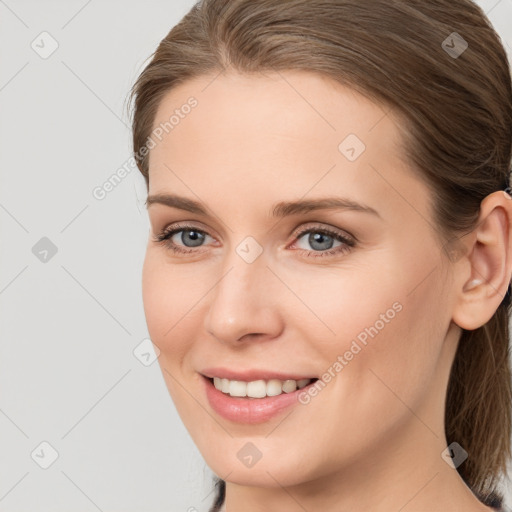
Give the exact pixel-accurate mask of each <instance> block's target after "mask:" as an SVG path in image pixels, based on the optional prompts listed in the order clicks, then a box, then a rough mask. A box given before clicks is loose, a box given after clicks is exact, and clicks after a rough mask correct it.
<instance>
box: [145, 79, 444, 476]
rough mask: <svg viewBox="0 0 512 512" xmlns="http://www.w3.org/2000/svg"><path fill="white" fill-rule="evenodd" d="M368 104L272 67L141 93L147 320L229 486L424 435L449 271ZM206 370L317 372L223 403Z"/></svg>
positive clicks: (381, 451) (311, 471) (267, 376)
mask: <svg viewBox="0 0 512 512" xmlns="http://www.w3.org/2000/svg"><path fill="white" fill-rule="evenodd" d="M191 96H193V97H194V98H195V100H194V101H193V102H190V101H188V100H189V98H190V97H191ZM187 101H188V103H189V104H192V103H194V106H193V107H191V108H186V107H184V105H186V104H187ZM176 110H178V112H177V113H176ZM386 110H387V109H383V108H382V107H381V106H379V105H377V104H375V103H373V102H371V101H370V100H368V99H366V98H365V97H363V96H361V95H359V94H358V93H356V92H355V91H354V90H352V89H349V88H347V87H344V86H341V85H339V84H336V83H334V82H331V81H329V80H327V79H325V78H322V77H319V76H317V75H313V74H309V73H303V72H291V71H290V72H286V73H281V75H277V74H276V75H273V74H270V75H261V76H258V77H255V76H253V77H248V76H243V75H239V74H236V73H234V72H232V73H228V74H225V75H220V76H217V78H215V75H212V76H209V77H202V78H200V79H194V80H191V81H188V82H186V83H184V84H181V85H180V86H178V87H176V88H175V89H173V90H171V91H170V92H169V93H168V94H167V95H166V96H165V97H164V99H163V101H162V102H161V103H160V106H159V109H158V113H157V115H156V119H155V122H154V128H155V130H158V127H161V126H167V129H166V130H163V134H162V129H161V128H160V129H159V130H158V131H155V132H154V133H157V134H158V137H153V139H154V141H155V142H156V144H154V145H153V144H152V146H154V147H152V149H151V151H150V157H149V167H150V171H149V196H151V198H150V199H148V214H149V219H150V225H151V229H150V234H149V239H148V246H147V252H146V258H145V262H144V267H143V302H144V309H145V315H146V321H147V325H148V330H149V333H150V336H151V339H152V341H153V343H154V344H155V345H156V346H157V347H158V349H159V350H160V356H159V359H158V361H159V364H160V366H161V369H162V372H163V376H164V378H165V382H166V384H167V387H168V390H169V393H170V395H171V397H172V399H173V401H174V404H175V406H176V408H177V411H178V413H179V415H180V417H181V419H182V420H183V423H184V425H185V427H186V428H187V430H188V431H189V433H190V435H191V437H192V439H193V440H194V442H195V443H196V445H197V446H198V449H199V450H200V451H201V453H202V454H203V456H204V458H205V461H206V463H207V464H208V465H209V466H210V468H211V469H212V470H213V471H214V472H215V473H217V474H218V475H219V476H222V477H224V476H225V475H227V474H228V473H229V477H228V480H229V481H232V482H236V483H240V484H244V483H251V485H268V486H276V485H278V484H277V483H276V482H279V485H294V484H299V483H301V482H306V481H313V480H315V479H319V478H320V477H326V476H327V475H328V474H333V473H335V472H336V471H341V470H343V468H347V467H349V466H350V467H355V465H356V464H358V465H360V467H361V469H362V468H363V466H362V464H364V463H370V461H371V460H373V461H375V460H377V459H378V458H379V457H385V451H386V450H387V449H390V447H392V446H393V445H394V443H398V442H399V440H401V442H403V441H404V439H405V438H404V435H405V433H406V432H407V433H409V434H411V435H413V437H414V438H415V439H420V441H419V442H421V439H422V437H425V438H428V439H433V438H434V437H433V436H432V433H431V432H429V431H428V430H429V429H430V430H431V431H436V432H437V433H438V434H441V432H443V431H442V417H443V416H442V415H443V409H442V398H443V394H444V392H445V389H446V383H447V381H446V378H447V375H448V369H449V364H448V363H449V360H448V359H449V358H447V351H449V350H452V351H453V344H452V346H451V348H450V347H448V341H447V339H448V337H449V336H447V332H448V331H449V329H450V325H451V321H450V320H451V308H452V306H453V297H452V295H453V294H451V293H450V290H449V285H450V282H451V281H450V276H449V275H448V273H447V272H446V268H445V267H444V266H443V265H442V264H441V263H442V262H441V249H440V242H439V241H438V240H439V238H438V234H437V232H436V230H435V228H434V227H433V226H434V221H433V220H432V219H433V215H432V207H431V195H430V193H429V190H428V189H427V186H426V185H425V183H423V182H422V181H420V180H419V179H418V178H417V176H416V175H415V174H414V173H413V172H412V171H411V168H409V167H408V166H407V164H406V163H405V162H404V161H403V159H402V153H401V151H400V131H399V125H398V124H397V123H398V120H397V118H394V117H392V115H391V113H388V114H387V115H386ZM173 114H174V115H175V118H174V120H173V121H174V122H173V124H172V127H171V128H169V126H170V125H169V118H170V117H171V116H172V115H173ZM178 118H179V120H178ZM166 122H167V125H165V123H166ZM159 139H161V140H159ZM168 195H172V196H178V197H179V198H182V199H183V200H182V201H176V199H175V198H174V199H173V200H172V201H171V199H170V198H167V199H166V197H165V196H168ZM320 201H325V203H324V204H322V203H320ZM297 202H298V203H299V205H297V204H295V203H297ZM195 203H199V204H195ZM300 204H302V206H300ZM326 206H327V207H326ZM159 235H161V236H160V238H162V237H164V236H166V235H168V236H167V239H166V240H157V237H159ZM447 347H448V348H447ZM448 355H449V354H448ZM451 355H453V353H451ZM205 375H207V376H208V377H219V378H222V377H224V378H231V379H232V380H239V381H244V382H253V381H258V380H259V381H261V380H263V381H264V382H263V384H262V383H261V382H259V383H257V384H252V385H250V386H249V388H250V390H251V394H256V395H257V394H258V393H260V392H261V390H262V389H263V391H269V392H270V394H272V393H273V391H272V390H273V389H278V391H281V390H282V388H281V387H278V388H275V387H274V385H278V386H280V385H281V384H282V383H279V382H278V383H277V384H276V382H273V383H272V384H270V383H269V382H268V381H269V380H276V379H277V380H281V381H284V380H299V379H306V378H310V379H315V378H316V379H319V380H318V381H313V382H312V383H310V384H309V385H306V387H303V388H301V389H298V390H296V391H295V392H293V391H288V392H283V393H282V394H280V395H276V396H272V397H268V398H255V397H254V398H253V397H251V398H249V397H245V398H242V397H236V396H231V395H230V394H229V391H228V393H223V392H222V391H219V390H217V389H215V387H214V386H213V385H212V384H211V382H210V381H209V380H208V379H207V378H206V377H205ZM225 382H227V384H225V385H226V386H229V385H232V386H233V387H231V392H232V393H233V394H234V395H236V394H237V393H238V391H239V390H240V389H246V388H247V387H245V386H244V385H243V384H242V385H241V386H242V388H240V387H239V385H237V384H230V383H229V382H228V381H225ZM299 384H300V385H303V384H304V382H301V383H299ZM221 385H222V381H221ZM288 385H289V386H290V388H287V389H289V390H292V389H293V386H294V383H293V382H290V383H288ZM262 386H263V387H262ZM225 389H226V390H229V388H228V387H226V388H225ZM404 404H407V407H406V406H405V405H404ZM411 409H412V410H414V411H415V413H416V414H414V415H412V414H411V412H410V410H411ZM418 418H421V419H422V421H419V419H418ZM425 425H428V427H429V428H428V429H427V428H426V426H425ZM426 442H427V443H428V442H430V441H429V440H427V441H426ZM388 456H389V455H388ZM408 456H409V455H408ZM437 456H438V454H437V453H436V457H437ZM365 461H366V462H365Z"/></svg>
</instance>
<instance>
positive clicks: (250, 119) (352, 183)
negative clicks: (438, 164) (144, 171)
mask: <svg viewBox="0 0 512 512" xmlns="http://www.w3.org/2000/svg"><path fill="white" fill-rule="evenodd" d="M190 98H193V101H192V102H191V100H190ZM190 104H194V105H195V106H194V107H192V108H189V107H188V106H187V105H190ZM171 117H173V119H172V122H170V119H171ZM399 128H400V125H399V120H398V116H396V115H395V114H394V113H393V112H391V111H390V110H389V108H387V107H384V106H383V105H380V104H377V103H374V102H372V101H370V100H369V99H368V98H366V97H365V96H363V95H361V94H359V93H358V92H357V91H355V90H353V89H351V88H350V87H347V86H344V85H341V84H339V83H337V82H334V81H332V80H330V79H328V78H325V77H322V76H319V75H315V74H311V73H305V72H298V71H287V72H280V73H274V74H266V75H261V74H258V75H240V74H237V73H234V72H233V73H226V74H220V75H210V76H204V77H200V78H197V79H193V80H190V81H188V82H184V83H182V84H180V85H179V86H177V87H175V88H174V89H172V90H171V91H169V92H168V93H167V94H166V95H165V96H164V98H163V100H162V101H161V103H160V105H159V108H158V111H157V114H156V116H155V120H154V123H153V130H154V131H155V130H158V129H160V135H159V137H153V139H154V142H155V143H156V144H155V146H154V147H153V149H151V151H150V156H149V177H150V179H149V186H150V193H151V194H154V193H160V192H169V191H170V189H174V190H176V189H179V190H180V191H181V192H184V193H188V195H189V196H190V193H191V192H197V194H198V195H201V194H202V195H204V194H206V195H214V196H217V197H219V195H220V196H222V194H223V193H224V192H226V191H229V190H230V189H234V188H236V196H237V197H238V198H239V199H240V201H244V200H245V201H246V204H252V203H253V202H254V203H257V202H258V201H259V200H261V198H263V197H268V198H269V200H270V199H271V198H272V199H274V200H279V199H283V197H282V196H283V194H285V195H286V196H287V198H288V197H302V196H304V195H305V194H308V193H314V192H319V193H325V192H327V191H330V192H334V193H335V192H337V191H340V192H341V191H344V192H345V193H344V194H343V195H344V196H347V195H350V196H351V197H352V198H353V199H354V200H361V201H363V202H366V203H368V201H367V200H365V199H367V198H368V197H371V196H372V195H374V196H375V200H377V201H378V202H379V201H380V202H382V198H381V199H378V196H379V195H381V194H382V193H383V191H384V192H385V193H386V194H387V200H388V202H389V198H393V197H394V198H396V199H399V198H400V196H401V195H402V194H400V189H402V191H403V192H404V193H406V194H407V195H409V196H411V194H412V195H414V192H415V189H417V192H418V193H419V194H420V195H423V196H424V195H425V189H424V187H423V184H420V183H418V180H417V179H416V178H415V177H414V176H413V175H412V173H411V172H410V169H408V168H407V164H406V163H405V162H404V161H403V160H402V158H403V153H402V151H401V148H400V144H401V138H400V129H399ZM153 133H154V132H153ZM160 139H161V140H160ZM393 184H394V185H393ZM422 187H423V188H422ZM187 188H188V190H187ZM384 189H385V190H384ZM392 189H394V192H393V191H392ZM199 193H201V194H199ZM390 194H391V195H390ZM258 198H260V199H258ZM219 199H221V197H219ZM401 200H402V201H403V197H402V199H401ZM418 200H421V198H418ZM423 202H424V201H423ZM424 206H425V208H427V207H428V206H427V204H426V203H425V204H424Z"/></svg>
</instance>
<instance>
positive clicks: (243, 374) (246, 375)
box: [200, 368, 316, 382]
mask: <svg viewBox="0 0 512 512" xmlns="http://www.w3.org/2000/svg"><path fill="white" fill-rule="evenodd" d="M200 373H201V374H202V375H204V376H205V377H208V378H213V377H219V378H221V379H229V380H241V381H245V382H252V381H255V380H270V379H278V380H301V379H316V377H312V376H308V375H300V374H298V373H284V372H279V371H275V370H258V369H256V368H254V369H249V370H244V371H240V370H238V371H237V370H230V369H228V368H204V369H203V370H201V371H200Z"/></svg>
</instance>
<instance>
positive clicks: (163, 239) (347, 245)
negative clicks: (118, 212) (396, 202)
mask: <svg viewBox="0 0 512 512" xmlns="http://www.w3.org/2000/svg"><path fill="white" fill-rule="evenodd" d="M181 231H195V232H197V233H201V234H202V235H208V233H206V232H205V231H203V230H201V229H197V228H196V227H195V226H190V225H177V224H175V225H174V226H172V227H167V228H164V229H163V230H162V231H161V232H160V233H159V234H157V235H156V236H155V237H153V240H154V241H155V242H157V243H161V244H163V245H165V246H166V247H167V248H168V249H170V250H171V251H172V252H174V253H179V254H190V253H194V252H196V250H195V249H190V248H189V249H184V248H182V247H181V246H179V245H176V244H175V243H173V242H171V240H170V239H171V238H172V237H173V236H174V235H175V234H176V233H179V232H181ZM308 233H321V234H323V235H328V236H331V237H332V238H334V239H335V240H337V241H339V242H342V243H343V244H344V245H340V246H338V247H335V248H333V249H327V250H325V251H308V250H306V249H297V250H298V251H299V252H302V253H306V254H307V255H308V257H313V258H319V257H320V258H321V257H325V256H333V255H337V254H339V255H341V254H345V253H348V252H350V251H351V250H352V248H353V247H355V245H356V242H355V241H354V240H353V239H351V238H348V237H346V236H344V235H342V234H341V233H339V232H337V231H333V230H331V229H329V228H324V227H322V228H320V227H318V228H316V227H310V228H307V229H304V230H302V231H299V232H298V233H296V234H295V235H294V236H295V239H296V240H299V239H300V238H302V237H303V236H304V235H306V234H308ZM208 236H209V235H208Z"/></svg>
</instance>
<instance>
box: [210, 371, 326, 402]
mask: <svg viewBox="0 0 512 512" xmlns="http://www.w3.org/2000/svg"><path fill="white" fill-rule="evenodd" d="M203 377H204V378H205V379H207V380H208V381H209V382H210V383H211V384H212V385H213V386H214V387H215V389H217V390H218V391H220V392H221V393H223V394H225V395H228V396H231V397H237V398H246V399H262V398H267V397H273V396H279V395H282V394H284V393H293V392H295V391H298V390H301V389H303V388H305V387H306V386H309V385H310V384H314V383H315V382H316V381H317V380H318V378H316V377H313V378H305V379H298V380H295V379H285V380H279V379H267V380H264V379H259V380H254V381H250V382H248V381H243V380H234V379H233V380H231V379H225V378H220V377H207V376H206V375H203Z"/></svg>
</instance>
